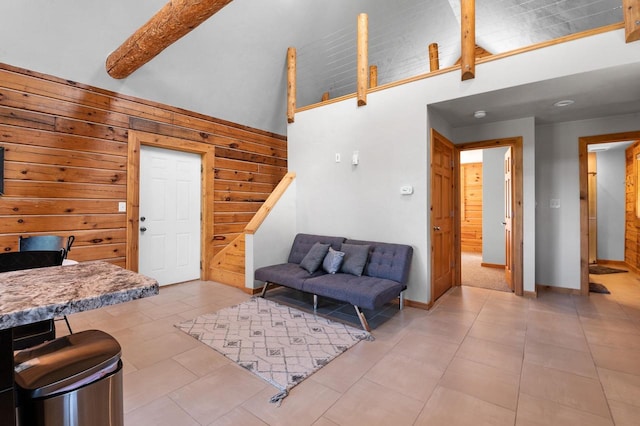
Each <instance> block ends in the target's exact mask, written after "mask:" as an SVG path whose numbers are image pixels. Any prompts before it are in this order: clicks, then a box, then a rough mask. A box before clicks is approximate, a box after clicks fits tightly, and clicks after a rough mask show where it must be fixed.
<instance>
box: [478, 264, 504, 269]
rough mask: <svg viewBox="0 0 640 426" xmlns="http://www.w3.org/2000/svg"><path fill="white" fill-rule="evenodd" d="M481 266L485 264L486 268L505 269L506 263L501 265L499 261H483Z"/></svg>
mask: <svg viewBox="0 0 640 426" xmlns="http://www.w3.org/2000/svg"><path fill="white" fill-rule="evenodd" d="M480 266H484V267H485V268H496V269H504V267H505V265H499V264H497V263H484V262H481V263H480Z"/></svg>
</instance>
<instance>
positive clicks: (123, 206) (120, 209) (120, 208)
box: [118, 201, 127, 213]
mask: <svg viewBox="0 0 640 426" xmlns="http://www.w3.org/2000/svg"><path fill="white" fill-rule="evenodd" d="M126 211H127V203H126V202H125V201H118V212H120V213H123V212H126Z"/></svg>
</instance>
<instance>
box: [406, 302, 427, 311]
mask: <svg viewBox="0 0 640 426" xmlns="http://www.w3.org/2000/svg"><path fill="white" fill-rule="evenodd" d="M404 305H405V306H409V307H410V308H417V309H424V310H425V311H428V310H429V309H431V308H432V307H433V302H429V303H423V302H416V301H415V300H409V299H404Z"/></svg>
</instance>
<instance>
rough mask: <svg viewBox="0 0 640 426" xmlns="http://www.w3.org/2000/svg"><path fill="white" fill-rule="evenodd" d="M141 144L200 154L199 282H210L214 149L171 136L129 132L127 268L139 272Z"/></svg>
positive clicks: (212, 250) (211, 146) (212, 240)
mask: <svg viewBox="0 0 640 426" xmlns="http://www.w3.org/2000/svg"><path fill="white" fill-rule="evenodd" d="M141 145H147V146H154V147H158V148H164V149H170V150H173V151H182V152H190V153H194V154H200V156H201V162H202V168H201V170H202V173H201V174H200V176H201V177H200V179H201V182H200V188H201V203H200V209H201V210H200V214H201V219H200V279H203V280H207V279H209V268H208V267H207V259H212V258H213V254H214V246H213V242H214V234H213V232H214V229H213V197H214V193H213V191H214V174H215V169H214V166H215V147H214V146H213V145H208V144H205V143H202V142H195V141H190V140H186V139H180V138H175V137H171V136H163V135H156V134H153V133H147V132H140V131H135V130H130V131H129V143H128V150H127V213H126V215H127V248H126V256H127V257H126V264H125V266H126V268H127V269H129V270H131V271H134V272H138V256H139V233H138V228H139V227H140V147H141Z"/></svg>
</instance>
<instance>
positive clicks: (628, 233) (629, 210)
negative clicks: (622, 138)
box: [624, 142, 640, 272]
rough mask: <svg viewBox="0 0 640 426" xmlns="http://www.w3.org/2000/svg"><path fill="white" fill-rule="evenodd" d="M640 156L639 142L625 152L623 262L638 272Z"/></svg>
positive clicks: (639, 261) (639, 262)
mask: <svg viewBox="0 0 640 426" xmlns="http://www.w3.org/2000/svg"><path fill="white" fill-rule="evenodd" d="M639 154H640V142H636V143H635V144H633V145H631V146H630V147H628V148H627V150H626V155H625V157H626V170H625V175H626V179H625V180H626V182H625V184H626V201H625V206H626V207H625V238H624V261H625V263H626V264H627V265H628V266H629V267H631V268H634V269H635V270H636V272H639V269H640V268H639V266H640V259H639V258H638V254H639V253H640V250H639V249H640V247H639V245H640V238H639V232H638V226H639V225H640V220H639V219H638V217H637V213H636V203H637V193H638V173H640V170H638V167H637V163H638V161H637V158H638V155H639Z"/></svg>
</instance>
